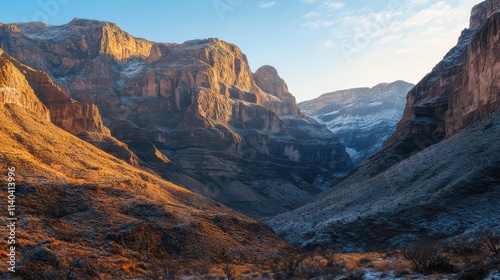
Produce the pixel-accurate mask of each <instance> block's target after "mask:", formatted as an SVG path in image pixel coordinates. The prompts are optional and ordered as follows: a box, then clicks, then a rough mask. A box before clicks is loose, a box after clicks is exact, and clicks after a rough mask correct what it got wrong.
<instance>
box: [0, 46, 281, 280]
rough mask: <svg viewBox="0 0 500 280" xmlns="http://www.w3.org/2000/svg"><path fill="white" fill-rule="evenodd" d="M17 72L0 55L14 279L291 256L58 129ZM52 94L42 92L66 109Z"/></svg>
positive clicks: (260, 230) (0, 116) (1, 158)
mask: <svg viewBox="0 0 500 280" xmlns="http://www.w3.org/2000/svg"><path fill="white" fill-rule="evenodd" d="M0 53H1V51H0ZM18 64H19V63H18V62H16V61H14V60H12V59H11V58H10V57H8V56H6V55H5V54H2V55H0V120H1V122H0V139H1V144H0V166H1V167H2V168H3V169H4V170H7V168H9V171H13V170H12V169H13V168H15V171H13V173H15V186H16V187H15V195H16V197H20V198H22V199H19V200H16V206H17V207H16V211H15V214H16V217H18V218H19V220H22V221H23V222H22V223H19V224H18V223H16V230H17V233H19V234H17V235H16V250H15V251H16V264H17V266H16V273H15V277H19V278H20V279H64V278H66V277H67V275H68V271H71V273H70V274H72V275H73V276H72V277H74V278H78V279H91V278H105V279H127V278H134V277H135V278H137V277H139V278H148V277H151V271H159V270H161V269H163V268H164V266H163V265H161V263H164V261H165V259H167V258H168V259H177V260H182V265H183V267H186V268H187V267H193V268H198V267H199V266H200V263H207V265H208V266H210V264H211V263H212V262H215V261H216V262H218V263H222V262H228V263H241V264H251V263H266V262H269V261H270V259H271V258H274V257H276V256H277V255H278V256H279V255H281V254H282V253H283V252H284V251H285V250H286V249H288V245H287V244H286V243H285V242H283V241H282V240H281V239H280V238H279V237H278V236H276V234H275V233H274V232H273V231H272V230H271V229H270V228H268V227H267V226H265V225H263V224H261V223H258V222H256V221H255V220H252V219H250V218H248V217H246V216H244V215H242V214H240V213H237V212H236V211H233V210H232V209H229V208H227V207H225V206H223V205H221V204H219V203H217V202H215V201H212V200H210V199H207V198H205V197H202V196H200V195H197V194H195V193H192V192H190V191H188V190H186V189H184V188H181V187H179V186H177V185H175V184H173V183H171V182H169V181H166V180H163V179H162V178H160V177H159V176H157V175H155V174H152V173H149V172H147V171H145V170H144V169H140V168H137V167H134V166H132V165H130V164H127V163H126V162H124V161H122V160H117V159H116V157H113V156H111V155H110V154H108V153H105V152H104V151H102V150H100V149H97V148H96V147H94V146H92V145H90V144H89V143H86V142H85V141H83V140H81V139H80V138H78V137H75V135H72V134H70V133H69V132H68V131H65V130H63V129H61V128H60V127H58V126H56V125H55V124H54V123H52V122H51V121H50V118H49V111H48V110H47V108H46V107H45V106H44V105H43V104H42V101H41V100H40V99H39V98H38V97H37V95H35V91H37V92H38V91H39V90H40V89H42V88H44V87H45V86H47V84H44V83H42V84H40V85H38V89H36V90H35V91H34V90H33V88H32V87H31V85H30V82H32V83H33V84H35V82H33V81H28V80H29V79H28V78H27V76H26V73H25V70H23V69H20V68H18V67H16V65H18ZM42 74H43V73H42ZM41 80H42V81H44V79H41ZM52 94H55V93H54V92H53V91H51V90H47V91H46V90H41V92H40V96H45V97H46V98H47V99H58V98H61V99H62V101H64V100H66V99H65V98H63V97H62V96H57V95H56V96H53V95H52ZM64 103H65V102H63V104H64ZM72 104H76V102H75V101H73V102H72ZM82 136H84V137H85V138H88V139H90V140H92V141H95V142H99V143H107V144H109V145H112V146H113V147H112V148H113V149H114V150H116V146H119V145H124V144H123V143H120V142H118V141H117V140H116V139H114V138H111V137H110V136H109V135H107V134H104V133H97V132H85V133H84V134H83V135H82ZM86 140H87V139H86ZM112 141H115V143H113V142H112ZM113 144H114V145H113ZM125 148H126V146H125ZM123 151H124V149H123ZM164 160H166V159H164ZM8 195H9V193H8V192H2V193H0V199H2V200H4V201H7V196H8ZM144 240H145V241H144ZM97 259H98V260H99V261H98V262H96V263H100V264H98V265H94V264H92V263H94V262H95V260H97ZM73 261H74V262H73ZM71 262H73V263H76V262H78V265H76V266H74V267H73V266H71V265H70V263H71ZM124 264H132V265H131V267H132V268H131V269H130V270H129V269H123V268H124ZM7 268H8V264H7V263H6V262H2V263H1V264H0V269H2V270H3V271H7ZM4 275H5V274H3V276H2V277H1V278H5V277H8V278H10V276H5V277H4Z"/></svg>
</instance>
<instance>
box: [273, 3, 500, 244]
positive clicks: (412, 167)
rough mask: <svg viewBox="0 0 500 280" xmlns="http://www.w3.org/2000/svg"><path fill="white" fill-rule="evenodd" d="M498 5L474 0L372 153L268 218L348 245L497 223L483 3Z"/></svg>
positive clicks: (490, 21) (494, 32) (491, 49)
mask: <svg viewBox="0 0 500 280" xmlns="http://www.w3.org/2000/svg"><path fill="white" fill-rule="evenodd" d="M498 4H499V1H486V2H483V3H482V4H480V5H479V6H476V7H474V10H473V12H472V19H471V28H470V29H467V30H465V31H464V32H463V33H462V36H461V37H460V39H459V42H458V44H457V46H456V47H454V48H453V49H452V50H451V51H450V52H449V53H448V54H447V55H446V56H445V57H444V59H443V61H441V62H440V63H439V64H438V65H437V66H436V67H435V68H434V69H433V70H432V72H431V73H430V74H428V75H427V76H426V77H424V78H423V80H422V81H421V82H420V83H418V84H417V85H416V86H415V87H414V88H413V89H412V90H411V91H410V92H409V94H408V96H407V104H406V109H405V112H404V116H403V118H402V120H401V121H400V122H399V124H398V126H397V129H396V131H395V133H394V134H393V135H392V136H391V137H390V138H389V140H388V141H387V142H386V143H385V144H384V147H383V148H382V150H381V151H379V152H377V153H376V154H375V155H373V156H372V157H370V158H369V159H368V160H367V161H365V162H364V163H362V164H361V165H360V166H358V167H357V168H356V170H355V171H353V172H352V173H351V174H350V176H348V177H347V178H345V179H344V180H342V181H341V182H339V183H338V184H336V185H334V186H333V187H332V188H331V189H329V190H328V191H326V192H324V193H322V194H320V195H318V196H317V197H316V198H315V199H313V200H312V201H311V202H310V203H308V204H307V205H305V206H303V207H301V208H299V209H296V210H294V211H293V212H290V213H286V214H283V215H280V216H277V217H276V218H273V219H272V220H270V221H268V224H269V225H271V226H272V227H273V228H274V229H275V230H276V231H277V232H278V233H279V234H281V235H282V236H284V237H285V238H286V239H287V240H289V241H291V242H293V243H296V244H301V245H315V244H340V245H339V246H341V247H342V248H343V249H344V250H350V251H352V250H365V249H387V248H395V247H401V246H405V245H407V244H409V243H414V242H418V241H419V240H420V239H422V238H434V239H445V238H448V237H453V236H457V235H462V234H471V233H474V232H477V231H480V230H482V229H484V228H490V227H491V228H496V229H498V227H499V224H500V220H499V217H500V201H499V197H500V189H499V188H498V186H500V177H499V174H500V161H499V159H498V155H499V154H500V146H499V145H498V137H499V133H500V116H499V111H500V107H499V101H498V100H499V97H500V95H499V94H500V91H499V87H498V86H499V84H498V83H499V79H498V75H500V64H499V62H500V59H498V58H499V56H500V49H499V41H498V39H499V32H498V30H499V29H500V13H493V12H492V11H494V10H496V8H494V9H493V10H492V9H491V7H498ZM489 15H490V17H488V16H489ZM332 201H334V202H335V203H332ZM290 221H292V222H290Z"/></svg>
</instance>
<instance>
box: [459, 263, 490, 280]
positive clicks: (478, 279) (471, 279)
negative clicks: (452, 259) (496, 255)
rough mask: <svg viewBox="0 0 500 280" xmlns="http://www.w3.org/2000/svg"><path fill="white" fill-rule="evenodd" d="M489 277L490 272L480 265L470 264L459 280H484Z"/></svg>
mask: <svg viewBox="0 0 500 280" xmlns="http://www.w3.org/2000/svg"><path fill="white" fill-rule="evenodd" d="M486 276H488V270H487V269H486V268H485V267H484V266H482V265H481V264H479V263H471V264H469V265H468V266H467V267H466V268H465V269H464V271H462V272H461V273H460V274H459V275H458V280H483V279H485V277H486Z"/></svg>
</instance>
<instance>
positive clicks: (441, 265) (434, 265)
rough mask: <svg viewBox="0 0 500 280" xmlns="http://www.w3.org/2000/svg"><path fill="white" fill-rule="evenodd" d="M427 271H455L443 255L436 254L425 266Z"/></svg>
mask: <svg viewBox="0 0 500 280" xmlns="http://www.w3.org/2000/svg"><path fill="white" fill-rule="evenodd" d="M427 271H428V272H439V273H453V272H455V266H454V265H453V264H452V263H451V262H450V260H449V259H448V258H446V257H443V256H437V257H436V258H435V259H434V260H433V261H432V262H431V263H429V266H428V268H427Z"/></svg>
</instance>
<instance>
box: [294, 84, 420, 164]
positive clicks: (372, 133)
mask: <svg viewBox="0 0 500 280" xmlns="http://www.w3.org/2000/svg"><path fill="white" fill-rule="evenodd" d="M413 86H414V85H412V84H409V83H406V82H403V81H396V82H393V83H384V84H378V85H376V86H374V87H373V88H354V89H348V90H340V91H335V92H331V93H325V94H323V95H321V96H320V97H318V98H315V99H313V100H309V101H304V102H301V103H299V107H300V109H301V110H302V111H304V113H306V114H307V115H309V116H311V117H313V118H314V119H316V120H317V121H318V122H320V123H323V124H325V125H326V126H327V127H328V129H330V131H332V132H333V133H334V134H335V135H336V136H337V137H338V138H339V140H340V142H341V143H342V144H344V145H345V146H346V148H347V151H348V152H349V154H350V155H351V158H352V159H353V162H354V163H355V164H359V163H361V162H363V161H364V160H366V159H367V158H368V157H369V156H371V155H372V154H374V153H375V152H377V151H378V150H380V148H381V147H382V145H383V143H384V142H385V140H387V138H389V136H391V135H392V133H393V132H394V130H395V129H396V124H397V123H398V121H399V120H401V117H402V116H403V110H404V108H405V101H406V95H407V93H408V92H409V91H410V90H411V89H412V87H413Z"/></svg>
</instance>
